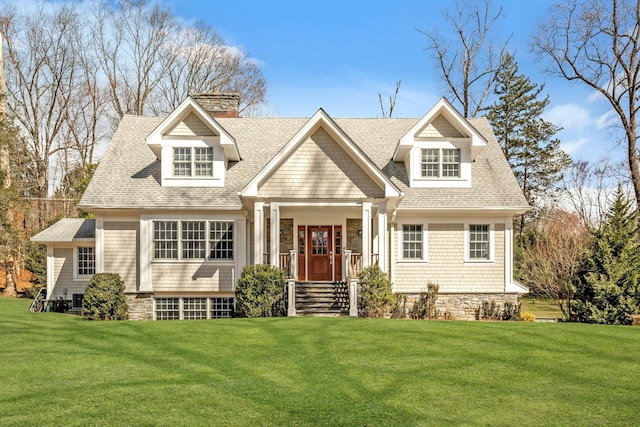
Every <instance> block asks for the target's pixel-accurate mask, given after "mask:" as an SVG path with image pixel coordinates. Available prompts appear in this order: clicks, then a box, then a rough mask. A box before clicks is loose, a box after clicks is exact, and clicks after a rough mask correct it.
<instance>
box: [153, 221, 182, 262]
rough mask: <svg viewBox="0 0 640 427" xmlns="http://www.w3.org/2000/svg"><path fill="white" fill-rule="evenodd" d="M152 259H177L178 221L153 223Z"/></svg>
mask: <svg viewBox="0 0 640 427" xmlns="http://www.w3.org/2000/svg"><path fill="white" fill-rule="evenodd" d="M153 257H154V258H155V259H178V221H154V222H153Z"/></svg>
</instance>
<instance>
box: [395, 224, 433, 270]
mask: <svg viewBox="0 0 640 427" xmlns="http://www.w3.org/2000/svg"><path fill="white" fill-rule="evenodd" d="M399 240H400V242H399V245H398V251H399V254H398V258H399V259H400V261H419V262H424V261H426V260H427V246H426V242H427V227H426V225H425V224H402V227H401V228H400V230H399Z"/></svg>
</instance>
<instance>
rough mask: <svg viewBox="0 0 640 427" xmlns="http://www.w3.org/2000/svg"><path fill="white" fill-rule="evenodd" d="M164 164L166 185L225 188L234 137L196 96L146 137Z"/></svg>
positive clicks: (236, 156) (234, 153)
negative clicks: (197, 100)
mask: <svg viewBox="0 0 640 427" xmlns="http://www.w3.org/2000/svg"><path fill="white" fill-rule="evenodd" d="M146 142H147V145H148V146H149V148H150V149H151V150H152V151H153V152H154V154H155V155H156V157H157V159H158V160H159V161H160V164H161V185H162V186H163V187H224V177H225V172H226V170H227V166H228V163H229V162H230V161H239V160H240V152H239V151H238V146H237V145H236V142H235V140H234V139H233V137H232V136H231V135H229V134H228V133H227V131H226V130H225V129H224V128H223V127H222V126H220V124H219V123H218V122H217V121H216V120H215V118H213V117H212V115H211V114H210V113H209V112H208V111H207V110H206V109H205V108H204V107H203V106H202V105H201V104H200V103H198V102H196V100H195V99H194V98H193V97H188V98H187V99H186V100H185V101H184V102H183V103H182V104H180V106H179V107H178V108H176V109H175V110H174V111H173V112H172V113H171V114H170V115H169V116H168V117H167V118H166V119H164V120H163V121H162V123H160V125H158V127H156V128H155V129H154V130H153V132H151V133H150V134H149V136H147V138H146Z"/></svg>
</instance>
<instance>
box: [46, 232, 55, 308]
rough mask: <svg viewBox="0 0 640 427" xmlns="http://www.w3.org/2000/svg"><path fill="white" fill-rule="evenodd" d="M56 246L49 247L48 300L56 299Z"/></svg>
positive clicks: (49, 245)
mask: <svg viewBox="0 0 640 427" xmlns="http://www.w3.org/2000/svg"><path fill="white" fill-rule="evenodd" d="M53 247H54V245H52V244H48V245H47V298H46V299H47V300H50V299H54V298H53V288H54V287H55V282H54V279H53V269H54V268H55V255H54V253H53V251H54V248H53Z"/></svg>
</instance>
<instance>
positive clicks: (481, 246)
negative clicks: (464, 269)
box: [465, 224, 495, 262]
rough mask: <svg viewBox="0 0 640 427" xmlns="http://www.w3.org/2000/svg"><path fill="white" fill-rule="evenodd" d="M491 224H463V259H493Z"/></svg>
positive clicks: (485, 260)
mask: <svg viewBox="0 0 640 427" xmlns="http://www.w3.org/2000/svg"><path fill="white" fill-rule="evenodd" d="M494 240H495V239H494V226H493V224H466V225H465V260H466V261H467V262H491V261H493V260H494Z"/></svg>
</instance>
